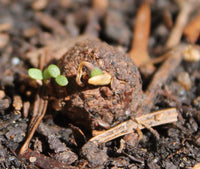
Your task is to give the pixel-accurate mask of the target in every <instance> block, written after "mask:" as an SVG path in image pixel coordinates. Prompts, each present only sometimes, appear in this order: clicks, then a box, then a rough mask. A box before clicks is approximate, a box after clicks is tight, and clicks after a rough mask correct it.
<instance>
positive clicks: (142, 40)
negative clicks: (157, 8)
mask: <svg viewBox="0 0 200 169" xmlns="http://www.w3.org/2000/svg"><path fill="white" fill-rule="evenodd" d="M150 24H151V11H150V6H149V3H148V2H144V3H143V4H142V5H141V6H140V8H139V9H138V12H137V16H136V25H135V28H134V32H133V40H132V46H131V50H130V52H129V54H130V56H131V58H132V60H133V62H134V63H135V64H136V66H138V67H139V66H141V65H142V64H143V63H144V62H147V61H148V60H150V58H149V55H148V53H147V45H148V39H149V33H150Z"/></svg>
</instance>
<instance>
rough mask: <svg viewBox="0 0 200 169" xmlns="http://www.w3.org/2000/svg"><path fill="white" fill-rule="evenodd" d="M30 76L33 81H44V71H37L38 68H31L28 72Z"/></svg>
mask: <svg viewBox="0 0 200 169" xmlns="http://www.w3.org/2000/svg"><path fill="white" fill-rule="evenodd" d="M28 75H29V76H30V77H31V78H32V79H36V80H42V79H43V75H42V71H41V70H40V69H37V68H30V69H29V70H28Z"/></svg>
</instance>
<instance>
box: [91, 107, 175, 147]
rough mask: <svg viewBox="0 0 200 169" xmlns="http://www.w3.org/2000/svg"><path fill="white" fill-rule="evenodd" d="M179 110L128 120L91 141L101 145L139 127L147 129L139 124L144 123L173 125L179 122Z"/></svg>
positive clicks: (151, 125) (149, 124) (173, 109)
mask: <svg viewBox="0 0 200 169" xmlns="http://www.w3.org/2000/svg"><path fill="white" fill-rule="evenodd" d="M177 115H178V113H177V110H176V109H175V108H171V109H165V110H160V111H157V112H154V113H150V114H146V115H142V116H140V117H137V118H135V119H136V120H128V121H126V122H123V123H121V124H119V125H118V126H115V127H113V128H111V129H109V130H107V131H105V132H104V133H102V134H100V135H97V136H95V137H93V138H92V139H90V140H89V141H92V142H94V143H96V144H101V143H105V142H108V141H110V140H113V139H115V138H117V137H120V136H124V135H126V134H129V133H132V132H133V130H135V129H136V128H137V127H139V128H140V129H143V128H145V127H144V125H142V124H140V123H137V121H138V122H140V121H141V122H142V123H143V124H147V125H148V126H150V127H153V126H158V125H162V124H167V123H173V122H176V121H177Z"/></svg>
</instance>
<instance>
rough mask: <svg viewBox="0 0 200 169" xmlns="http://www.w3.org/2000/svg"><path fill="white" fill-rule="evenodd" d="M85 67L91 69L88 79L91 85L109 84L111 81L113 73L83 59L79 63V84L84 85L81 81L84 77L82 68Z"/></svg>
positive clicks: (77, 78) (77, 81) (77, 80)
mask: <svg viewBox="0 0 200 169" xmlns="http://www.w3.org/2000/svg"><path fill="white" fill-rule="evenodd" d="M83 67H86V68H87V69H88V70H89V71H90V74H89V76H90V78H89V79H88V83H89V84H91V85H95V86H97V85H108V84H110V82H111V75H110V74H108V73H107V72H102V70H101V69H100V68H98V67H95V66H94V65H93V64H92V63H89V62H86V61H82V62H81V63H80V64H79V68H78V73H77V76H76V83H77V84H78V85H79V86H84V84H83V83H82V82H81V77H82V69H83Z"/></svg>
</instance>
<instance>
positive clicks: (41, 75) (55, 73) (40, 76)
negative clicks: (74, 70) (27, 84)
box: [28, 64, 68, 86]
mask: <svg viewBox="0 0 200 169" xmlns="http://www.w3.org/2000/svg"><path fill="white" fill-rule="evenodd" d="M28 75H29V76H30V77H31V78H32V79H35V80H44V82H45V83H46V82H47V81H48V80H49V79H50V78H54V79H55V81H56V83H57V84H58V85H60V86H66V85H67V84H68V80H67V78H66V77H65V76H63V75H60V69H59V67H58V66H56V65H54V64H51V65H49V66H48V67H47V68H46V69H45V70H44V71H43V72H42V71H41V70H40V69H37V68H30V69H29V70H28Z"/></svg>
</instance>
